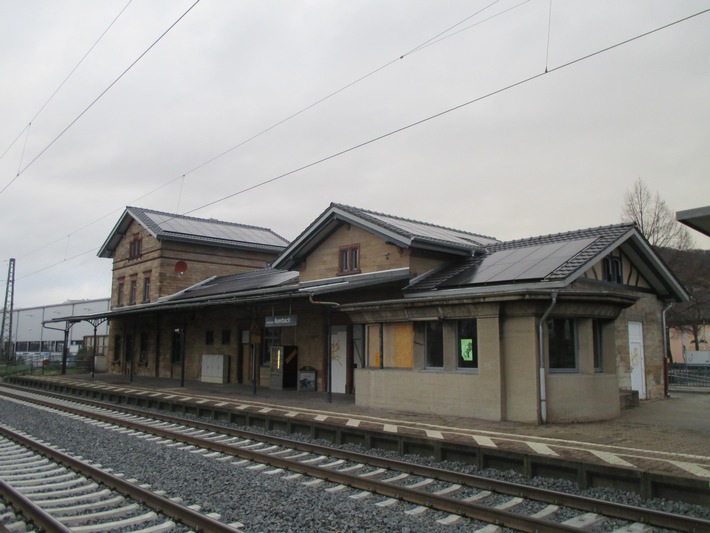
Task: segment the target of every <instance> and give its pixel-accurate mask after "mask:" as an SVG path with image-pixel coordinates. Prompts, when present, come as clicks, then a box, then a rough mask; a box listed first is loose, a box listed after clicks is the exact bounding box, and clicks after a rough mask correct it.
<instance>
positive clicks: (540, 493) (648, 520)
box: [17, 391, 710, 532]
mask: <svg viewBox="0 0 710 533" xmlns="http://www.w3.org/2000/svg"><path fill="white" fill-rule="evenodd" d="M31 394H36V393H31ZM43 394H45V395H51V396H54V397H56V398H59V399H62V400H65V401H70V402H76V403H79V402H78V399H77V398H76V397H72V396H66V395H61V394H57V393H47V392H45V391H43ZM17 398H19V399H25V400H26V398H24V397H22V396H21V395H18V396H17ZM80 400H81V403H85V404H89V405H92V406H95V407H98V408H101V409H108V410H114V411H120V412H124V413H126V414H130V415H134V416H139V417H146V418H152V419H156V420H161V421H164V422H169V423H174V424H180V425H184V426H190V427H194V428H197V429H203V430H205V431H212V432H217V433H222V434H225V435H230V436H235V437H241V438H245V439H252V440H259V441H262V442H266V443H269V444H273V445H278V446H283V447H287V448H294V449H297V450H299V451H305V452H309V453H313V454H317V455H329V456H332V457H336V458H338V459H344V460H347V461H351V462H357V463H366V464H368V465H370V466H375V467H381V468H387V469H389V470H396V471H399V472H405V473H408V474H412V475H417V476H421V477H428V478H432V479H436V480H439V481H445V482H449V483H456V484H460V485H465V486H467V487H471V488H476V489H481V490H490V491H494V492H498V493H502V494H507V495H512V496H519V497H524V498H529V499H533V500H537V501H540V502H543V503H548V504H554V505H561V506H566V507H571V508H574V509H578V510H581V511H588V512H595V513H601V514H603V515H604V516H606V517H609V518H618V519H623V520H629V521H632V522H641V523H644V524H647V525H651V526H654V527H661V528H668V529H675V530H678V531H687V532H695V531H710V521H708V520H704V519H701V518H694V517H689V516H685V515H675V514H672V513H667V512H664V511H657V510H655V509H648V508H645V507H636V506H632V505H627V504H620V503H615V502H609V501H605V500H597V499H594V498H590V497H586V496H580V495H575V494H569V493H564V492H559V491H553V490H549V489H542V488H538V487H532V486H529V485H522V484H517V483H512V482H508V481H500V480H495V479H490V478H486V477H483V476H476V475H474V474H465V473H459V472H453V471H451V470H444V469H439V468H435V467H430V466H425V465H419V464H414V463H408V462H404V461H397V460H393V459H389V458H382V457H377V456H372V455H367V454H362V453H358V452H351V451H346V450H340V449H337V448H331V447H328V446H322V445H318V444H311V443H305V442H302V441H293V440H290V439H286V438H283V437H276V436H270V435H264V434H261V433H256V432H250V431H245V430H239V429H233V428H228V427H225V426H220V425H217V424H211V423H207V422H200V421H195V420H188V419H184V418H179V417H174V416H170V415H164V414H160V413H152V412H151V413H146V412H145V411H140V410H138V409H133V408H130V407H125V406H116V405H114V404H107V403H104V402H96V401H94V400H88V399H85V398H81V399H80ZM32 401H33V402H37V403H40V404H42V405H45V406H48V407H53V408H58V409H62V410H66V411H68V412H72V413H74V414H78V415H82V416H89V417H91V418H97V419H101V420H104V421H106V422H110V423H114V424H116V423H120V424H124V425H126V426H128V427H132V429H136V430H139V431H144V432H150V433H154V434H158V433H160V432H162V431H163V430H159V429H158V428H151V427H150V426H146V425H143V424H140V423H133V422H129V421H123V420H120V421H117V420H116V419H115V418H112V417H111V416H110V415H101V414H99V413H91V412H87V411H85V410H83V409H80V408H73V407H69V406H57V405H56V404H52V403H51V402H45V401H43V400H40V399H32ZM161 436H164V437H165V438H171V439H173V440H182V441H184V442H188V441H187V440H186V439H188V438H189V437H186V436H180V437H179V438H178V437H176V436H175V434H173V433H171V432H170V431H165V434H164V435H161ZM190 439H191V438H190ZM190 444H193V445H196V446H200V447H208V448H210V449H214V450H215V451H222V452H223V453H228V454H231V455H237V456H239V457H242V458H244V459H249V460H252V461H255V462H265V461H259V459H258V458H252V457H251V456H249V455H246V454H245V455H242V454H238V453H235V452H236V451H237V450H238V448H235V447H233V446H225V447H224V450H221V449H216V448H214V446H215V445H216V444H217V443H214V442H211V441H205V440H200V439H199V437H195V438H194V441H193V442H190ZM242 452H249V450H242ZM250 453H253V452H250ZM256 453H257V454H258V452H256ZM262 455H263V454H262ZM255 457H256V456H255ZM308 475H311V476H312V477H321V478H323V476H317V475H315V474H308ZM353 477H355V476H353ZM324 479H325V478H324ZM338 483H341V482H340V481H338ZM343 484H347V483H343ZM390 487H391V485H390ZM358 488H359V487H358ZM425 494H426V493H425ZM427 495H428V496H431V495H430V494H427ZM392 497H396V496H392ZM453 501H456V500H453ZM413 503H416V502H413ZM459 503H460V502H459ZM420 505H426V503H424V504H420ZM447 512H448V511H447ZM457 514H461V513H457ZM516 516H519V515H516ZM546 523H548V522H546Z"/></svg>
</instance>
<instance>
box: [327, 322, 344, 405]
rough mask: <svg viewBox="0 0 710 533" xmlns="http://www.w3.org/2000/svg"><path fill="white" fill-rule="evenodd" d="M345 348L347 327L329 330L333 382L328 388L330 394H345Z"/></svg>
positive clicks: (336, 327)
mask: <svg viewBox="0 0 710 533" xmlns="http://www.w3.org/2000/svg"><path fill="white" fill-rule="evenodd" d="M347 348H348V328H347V326H332V327H331V328H330V364H331V372H332V374H331V376H332V380H333V382H332V384H331V387H330V390H331V392H340V393H345V379H346V377H347V376H346V372H347V363H346V362H347V352H348V350H347Z"/></svg>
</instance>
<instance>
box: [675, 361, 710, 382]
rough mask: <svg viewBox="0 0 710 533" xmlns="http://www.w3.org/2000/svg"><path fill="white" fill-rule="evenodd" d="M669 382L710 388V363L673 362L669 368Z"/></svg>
mask: <svg viewBox="0 0 710 533" xmlns="http://www.w3.org/2000/svg"><path fill="white" fill-rule="evenodd" d="M668 383H669V384H670V385H678V386H681V387H707V388H710V365H687V364H684V363H671V364H670V365H669V368H668Z"/></svg>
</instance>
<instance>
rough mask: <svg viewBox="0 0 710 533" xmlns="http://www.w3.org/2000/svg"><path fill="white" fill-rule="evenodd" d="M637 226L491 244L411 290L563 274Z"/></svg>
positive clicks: (416, 283) (554, 277) (562, 276)
mask: <svg viewBox="0 0 710 533" xmlns="http://www.w3.org/2000/svg"><path fill="white" fill-rule="evenodd" d="M633 228H634V225H633V224H616V225H612V226H602V227H597V228H588V229H583V230H577V231H570V232H566V233H556V234H553V235H542V236H539V237H531V238H528V239H520V240H514V241H508V242H500V243H496V244H491V245H488V246H485V247H484V248H483V249H482V250H480V251H478V252H476V254H475V255H474V256H472V257H471V258H468V259H464V260H462V261H455V262H451V263H449V264H447V265H445V266H443V267H442V268H440V269H438V270H436V271H433V272H432V273H430V274H429V275H427V276H424V277H423V278H419V279H418V280H415V281H414V282H413V283H412V284H411V285H410V286H409V287H408V290H410V291H422V290H432V289H443V288H453V287H463V286H476V285H490V284H508V283H516V282H521V281H526V282H530V281H552V280H562V279H565V278H567V277H568V276H570V275H571V274H573V273H575V272H577V271H578V270H579V269H580V268H582V267H583V266H585V265H587V264H588V263H589V262H590V261H592V260H593V259H594V258H596V257H597V256H599V254H601V253H602V252H603V251H605V250H606V249H608V248H609V247H610V246H612V245H613V244H614V243H615V242H617V241H618V240H619V239H621V238H622V237H623V236H624V235H626V234H627V233H628V232H629V231H632V230H633Z"/></svg>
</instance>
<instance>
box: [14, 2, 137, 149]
mask: <svg viewBox="0 0 710 533" xmlns="http://www.w3.org/2000/svg"><path fill="white" fill-rule="evenodd" d="M131 2H133V0H128V3H127V4H126V5H125V6H124V7H123V9H121V11H119V13H118V15H116V16H115V17H114V19H113V20H112V21H111V24H109V25H108V26H107V27H106V29H105V30H104V31H103V32H102V33H101V35H99V38H98V39H96V41H95V42H94V44H92V45H91V47H90V48H89V49H88V50H87V52H86V53H85V54H84V55H83V57H82V58H81V59H80V60H79V62H78V63H77V64H76V66H74V68H73V69H71V71H70V72H69V74H67V76H66V77H65V78H64V80H63V81H62V82H61V83H60V84H59V86H58V87H57V88H56V89H54V92H52V94H51V95H50V96H49V98H47V100H46V101H45V102H44V104H42V106H41V107H40V108H39V110H38V111H37V112H36V113H35V114H34V116H33V117H32V118H31V119H30V120H29V122H28V124H27V126H25V127H24V128H22V131H20V133H18V134H17V137H15V139H14V140H13V141H12V142H11V143H10V144H9V145H8V147H7V148H5V151H4V152H3V153H2V155H0V159H2V158H3V157H5V154H7V152H8V151H9V150H10V149H11V148H12V147H13V146H14V145H15V143H16V142H17V140H18V139H19V138H20V137H21V136H22V134H23V133H24V132H25V131H28V130H29V128H30V126H31V125H32V123H33V122H34V121H35V120H36V119H37V117H38V116H39V114H40V113H41V112H42V111H44V108H45V107H47V105H48V104H49V102H51V101H52V100H53V99H54V97H55V96H56V95H57V93H58V92H59V91H60V89H61V88H62V87H64V84H65V83H66V82H67V81H69V78H71V77H72V75H73V74H74V72H76V70H77V69H78V68H79V66H80V65H81V64H82V63H83V62H84V60H85V59H86V58H87V57H88V56H89V54H90V53H91V52H92V51H93V49H94V48H96V45H98V44H99V42H100V41H101V40H102V39H103V38H104V36H105V35H106V34H107V33H108V31H109V30H110V29H111V27H112V26H113V25H114V24H115V23H116V21H117V20H118V19H119V17H120V16H121V15H123V12H124V11H126V9H127V8H128V6H129V5H131ZM25 142H26V141H25Z"/></svg>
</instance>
